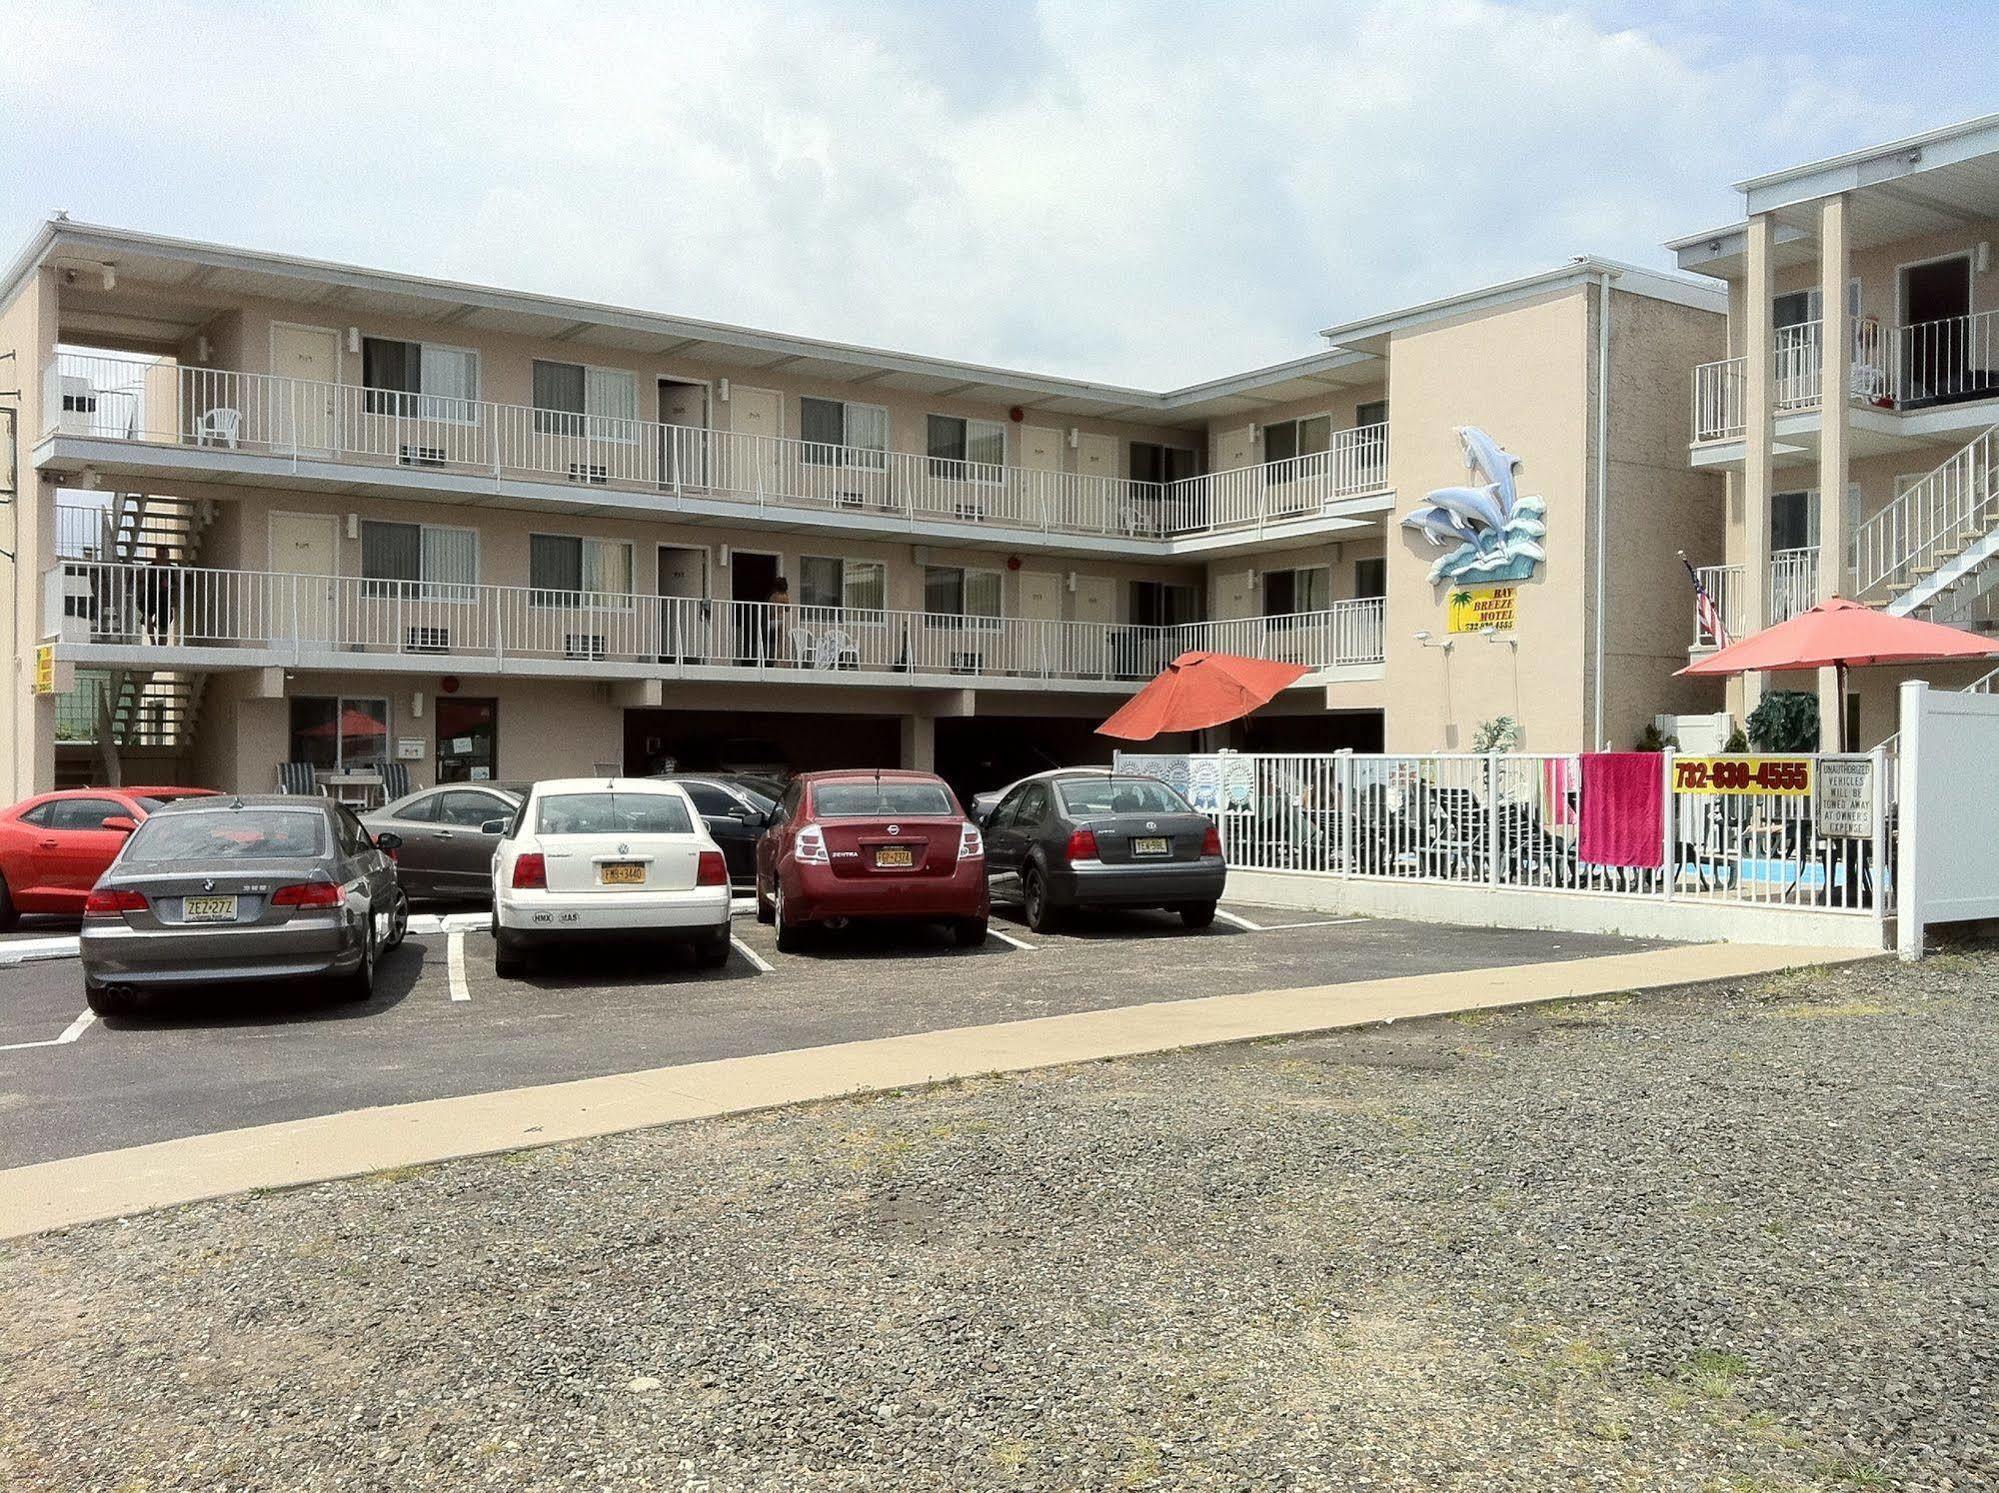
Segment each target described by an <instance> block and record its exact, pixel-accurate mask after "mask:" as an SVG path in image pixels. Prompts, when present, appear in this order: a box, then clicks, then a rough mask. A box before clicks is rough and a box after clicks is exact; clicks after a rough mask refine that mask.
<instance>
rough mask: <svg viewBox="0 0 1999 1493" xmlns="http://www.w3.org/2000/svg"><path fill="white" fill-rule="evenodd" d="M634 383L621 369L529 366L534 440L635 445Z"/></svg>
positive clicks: (636, 404)
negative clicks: (581, 439) (564, 438)
mask: <svg viewBox="0 0 1999 1493" xmlns="http://www.w3.org/2000/svg"><path fill="white" fill-rule="evenodd" d="M638 418H639V381H638V379H637V377H635V376H634V375H633V374H632V373H631V372H630V371H629V370H627V369H623V368H590V367H586V366H585V365H584V364H581V363H550V362H546V361H544V360H543V359H541V358H536V359H535V362H534V428H535V432H536V433H537V434H539V435H582V436H588V437H589V438H590V439H592V440H598V441H622V442H625V443H627V444H629V443H631V442H634V441H636V440H638V438H639V432H638Z"/></svg>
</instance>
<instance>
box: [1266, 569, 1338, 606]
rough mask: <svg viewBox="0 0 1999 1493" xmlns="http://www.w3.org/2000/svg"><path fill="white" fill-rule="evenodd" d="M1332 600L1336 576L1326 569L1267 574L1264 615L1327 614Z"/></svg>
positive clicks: (1271, 571)
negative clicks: (1333, 583)
mask: <svg viewBox="0 0 1999 1493" xmlns="http://www.w3.org/2000/svg"><path fill="white" fill-rule="evenodd" d="M1331 600H1332V572H1331V571H1329V570H1328V569H1327V568H1326V567H1325V566H1323V565H1313V566H1310V567H1307V568H1303V569H1298V570H1266V571H1265V572H1264V573H1263V615H1264V616H1266V617H1291V616H1296V615H1297V614H1298V613H1300V612H1323V611H1324V610H1325V609H1326V607H1327V605H1328V603H1329V602H1330V601H1331Z"/></svg>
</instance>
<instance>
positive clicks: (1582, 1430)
mask: <svg viewBox="0 0 1999 1493" xmlns="http://www.w3.org/2000/svg"><path fill="white" fill-rule="evenodd" d="M1995 1039H1999V958H1994V957H1992V956H1989V955H1982V954H1981V955H1977V956H1956V957H1945V958H1942V959H1937V960H1933V961H1931V962H1929V963H1927V964H1925V965H1923V966H1920V967H1919V968H1916V969H1914V970H1907V969H1902V968H1899V967H1895V966H1892V965H1871V966H1864V967H1860V968H1854V969H1847V970H1843V971H1837V972H1833V973H1829V974H1814V975H1810V976H1790V977H1783V978H1778V979H1773V980H1769V981H1762V982H1758V983H1755V984H1752V985H1749V986H1746V987H1744V988H1740V989H1734V988H1729V989H1707V990H1702V991H1695V992H1688V993H1682V994H1674V995H1666V996H1655V997H1646V998H1643V999H1636V1000H1603V1001H1593V1002H1586V1003H1580V1004H1576V1005H1569V1006H1564V1007H1547V1008H1541V1009H1539V1010H1535V1011H1528V1012H1521V1013H1515V1014H1509V1015H1501V1016H1485V1017H1478V1018H1470V1019H1457V1020H1440V1021H1432V1022H1422V1023H1412V1024H1404V1025H1398V1026H1391V1027H1387V1028H1380V1029H1376V1030H1371V1031H1366V1032H1356V1033H1351V1034H1343V1035H1338V1036H1333V1037H1328V1038H1320V1039H1312V1040H1305V1041H1293V1042H1282V1043H1270V1044H1264V1045H1259V1046H1252V1047H1244V1048H1232V1049H1225V1050H1220V1051H1215V1052H1208V1053H1195V1054H1179V1055H1173V1056H1169V1057H1163V1058H1157V1059H1148V1060H1142V1061H1131V1062H1116V1063H1105V1064H1096V1065H1091V1066H1088V1067H1083V1068H1073V1069H1064V1070H1059V1071H1055V1072H1050V1073H1046V1074H1039V1075H1030V1076H1026V1077H1022V1078H1012V1079H1004V1080H1000V1079H995V1080H990V1081H985V1082H979V1083H972V1084H964V1085H959V1086H955V1087H952V1088H949V1089H945V1090H941V1091H930V1092H924V1093H916V1094H906V1095H890V1096H884V1097H881V1098H877V1099H873V1100H866V1101H847V1102H840V1103H831V1104H826V1105H821V1106H816V1107H812V1108H809V1109H801V1110H793V1111H784V1112H776V1113H770V1114H764V1115H757V1116H752V1117H748V1118H743V1119H739V1120H733V1121H726V1122H715V1123H708V1124H702V1125H694V1126H686V1127H680V1128H674V1129H668V1130H660V1131H653V1132H648V1133H644V1134H639V1135H631V1136H622V1137H615V1138H611V1139H608V1140H602V1141H594V1142H590V1143H586V1144H581V1145H575V1146H569V1147H564V1148H559V1149H553V1150H547V1151H538V1152H528V1153H521V1154H517V1155H513V1156H508V1157H503V1158H496V1159H489V1160H483V1161H469V1162H459V1163H453V1164H449V1165H444V1166H439V1167H433V1168H426V1169H422V1170H419V1171H415V1172H411V1173H406V1174H388V1175H384V1176H381V1177H377V1178H370V1179H367V1180H364V1181H361V1182H357V1183H346V1184H329V1185H324V1186H318V1187H312V1188H307V1189H301V1190H298V1191H294V1192H288V1193H282V1194H272V1195H265V1196H256V1197H251V1198H246V1199H238V1200H233V1201H228V1202H223V1203H212V1204H201V1205H197V1206H194V1207H190V1208H185V1209H181V1210H178V1211H176V1212H172V1213H168V1214H163V1215H156V1216H153V1217H149V1218H145V1219H141V1220H138V1221H134V1222H129V1223H124V1224H106V1225H94V1226H91V1227H88V1228H81V1229H76V1230H73V1231H70V1232H69V1233H68V1234H66V1235H61V1236H52V1237H48V1238H44V1239H40V1240H36V1241H32V1242H30V1243H27V1244H25V1245H22V1246H18V1247H14V1248H11V1249H9V1250H8V1251H7V1252H6V1253H5V1254H4V1256H0V1310H4V1312H5V1320H6V1321H7V1324H8V1325H7V1328H6V1330H5V1332H4V1334H0V1484H4V1486H6V1487H8V1488H10V1489H11V1488H24V1489H25V1488H34V1489H61V1490H63V1493H80V1490H86V1489H117V1490H146V1493H158V1490H165V1489H183V1488H185V1489H197V1488H198V1489H203V1490H210V1489H253V1488H254V1489H257V1490H282V1489H398V1490H402V1489H432V1488H436V1489H444V1488H453V1489H456V1488H468V1487H477V1488H483V1487H504V1488H532V1489H542V1488H547V1489H556V1488H560V1489H571V1488H586V1489H599V1488H605V1489H634V1488H681V1487H688V1488H708V1489H739V1488H740V1489H751V1488H755V1489H765V1488H813V1489H851V1488H895V1489H944V1488H950V1489H971V1488H1026V1489H1043V1488H1083V1489H1098V1488H1119V1487H1130V1488H1148V1487H1151V1488H1242V1489H1250V1488H1256V1489H1261V1488H1288V1487H1299V1488H1328V1489H1334V1488H1337V1489H1352V1488H1417V1487H1422V1488H1463V1489H1488V1488H1521V1489H1544V1488H1549V1487H1563V1488H1567V1487H1587V1488H1620V1489H1621V1488H1684V1489H1703V1490H1704V1489H1723V1490H1737V1489H1740V1490H1760V1489H1800V1488H1827V1489H1845V1488H1855V1487H1882V1486H1907V1487H1922V1488H1932V1487H1934V1488H1972V1487H1992V1486H1995V1484H1999V1426H1995V1420H1994V1415H1995V1412H1994V1406H1993V1392H1994V1381H1995V1378H1999V1370H1995V1361H1999V1324H1996V1322H1995V1310H1994V1305H1995V1303H1994V1279H1993V1276H1994V1264H1993V1255H1992V1245H1993V1240H1994V1239H1995V1237H1999V1198H1995V1190H1994V1183H1993V1179H1994V1177H1995V1175H1999V1165H1996V1164H1999V1142H1995V1124H1994V1115H1995V1114H1999V1079H1995V1063H1994V1059H1993V1057H1992V1054H1993V1052H1994V1051H1995V1048H1996V1047H1999V1042H1995Z"/></svg>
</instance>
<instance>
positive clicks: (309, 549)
mask: <svg viewBox="0 0 1999 1493" xmlns="http://www.w3.org/2000/svg"><path fill="white" fill-rule="evenodd" d="M270 523H271V573H272V576H273V579H272V581H271V583H270V584H271V587H272V592H271V605H270V607H269V608H268V612H269V616H270V631H271V635H272V636H273V638H279V637H283V638H290V637H293V636H296V637H297V639H298V640H299V641H300V642H302V643H331V642H333V641H334V640H335V637H336V624H337V622H338V618H339V606H338V597H337V591H338V587H339V582H338V581H337V580H335V579H334V577H336V576H337V575H338V574H339V573H340V520H339V518H338V517H337V516H335V515H334V514H331V513H273V514H272V515H271V520H270ZM292 577H297V579H296V580H294V579H292Z"/></svg>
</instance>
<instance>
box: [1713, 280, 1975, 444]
mask: <svg viewBox="0 0 1999 1493" xmlns="http://www.w3.org/2000/svg"><path fill="white" fill-rule="evenodd" d="M1823 326H1824V324H1823V323H1822V322H1818V321H1807V322H1798V323H1795V324H1793V325H1791V326H1787V327H1779V328H1777V330H1776V332H1775V333H1774V334H1773V335H1772V339H1771V362H1770V385H1771V388H1770V394H1771V403H1772V408H1773V410H1774V411H1775V413H1777V414H1780V415H1785V414H1792V413H1795V412H1797V411H1799V410H1812V409H1817V408H1818V407H1819V403H1820V395H1821V387H1820V385H1821V377H1822V361H1821V358H1820V355H1819V354H1820V347H1821V338H1822V336H1823ZM1746 368H1747V362H1746V360H1745V359H1743V358H1723V359H1721V360H1720V361H1719V362H1714V363H1703V364H1701V365H1700V366H1699V367H1697V368H1695V369H1694V375H1693V386H1694V439H1695V440H1696V441H1714V440H1730V439H1734V438H1736V437H1739V436H1740V435H1741V434H1742V433H1743V431H1744V430H1745V429H1746V428H1747V402H1746V397H1745V390H1746V382H1747V378H1746ZM1848 393H1849V395H1850V397H1851V398H1852V399H1853V400H1855V401H1856V402H1858V403H1861V404H1881V405H1894V406H1897V407H1900V408H1905V409H1921V408H1925V407H1927V406H1929V405H1933V404H1940V403H1950V402H1952V401H1957V400H1968V399H1986V398H1995V397H1999V311H1978V312H1973V313H1972V314H1970V315H1967V316H1950V317H1943V318H1941V319H1939V320H1936V321H1925V322H1913V323H1910V324H1908V325H1905V326H1899V327H1893V328H1884V327H1882V326H1881V325H1880V324H1879V323H1878V322H1876V321H1874V320H1873V319H1872V318H1869V317H1862V318H1861V319H1859V320H1857V321H1855V322H1854V323H1853V362H1852V371H1851V373H1850V375H1849V378H1848Z"/></svg>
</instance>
